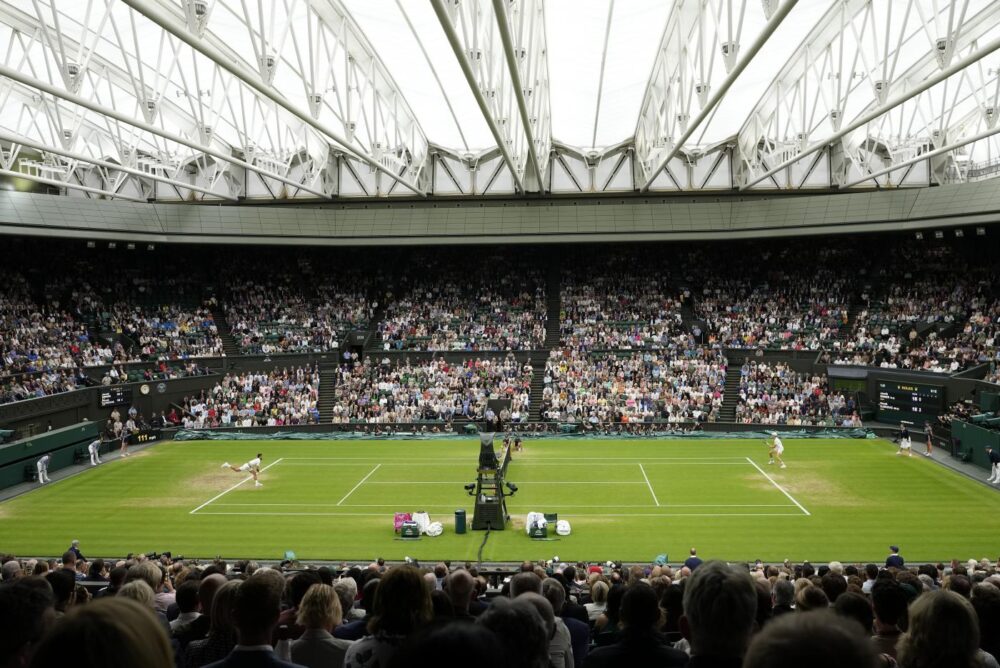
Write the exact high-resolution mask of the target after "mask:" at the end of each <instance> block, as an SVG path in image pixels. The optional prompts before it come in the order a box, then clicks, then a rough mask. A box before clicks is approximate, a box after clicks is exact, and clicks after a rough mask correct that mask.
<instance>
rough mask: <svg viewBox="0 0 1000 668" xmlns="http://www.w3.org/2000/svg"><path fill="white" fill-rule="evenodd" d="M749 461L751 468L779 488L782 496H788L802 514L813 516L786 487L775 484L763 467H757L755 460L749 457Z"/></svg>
mask: <svg viewBox="0 0 1000 668" xmlns="http://www.w3.org/2000/svg"><path fill="white" fill-rule="evenodd" d="M747 461H748V462H750V466H752V467H754V468H755V469H757V470H758V471H760V474H761V475H762V476H764V477H765V478H767V479H768V480H769V481H770V482H771V484H772V485H774V486H775V487H777V488H778V491H779V492H781V493H782V494H784V495H785V496H787V497H788V500H789V501H791V502H792V503H794V504H795V505H796V506H798V507H799V510H801V511H802V512H804V513H805V514H806V515H810V514H811V513H810V512H809V511H808V510H806V509H805V508H804V507H803V506H802V504H801V503H799V502H798V501H796V500H795V497H794V496H792V495H791V494H789V493H788V492H787V491H786V490H785V488H784V487H782V486H781V485H779V484H778V483H776V482H774V479H773V478H772V477H771V476H769V475H768V474H767V473H766V472H765V471H764V469H762V468H761V467H759V466H757V462H755V461H754V460H752V459H750V458H749V457H747Z"/></svg>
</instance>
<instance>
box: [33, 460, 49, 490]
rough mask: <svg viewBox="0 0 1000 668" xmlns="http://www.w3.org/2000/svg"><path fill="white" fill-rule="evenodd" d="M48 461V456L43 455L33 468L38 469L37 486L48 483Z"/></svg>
mask: <svg viewBox="0 0 1000 668" xmlns="http://www.w3.org/2000/svg"><path fill="white" fill-rule="evenodd" d="M49 459H51V458H50V457H49V456H48V455H44V456H43V457H42V458H41V459H39V460H38V462H37V463H36V464H35V467H36V468H37V469H38V483H39V484H45V483H47V482H50V480H49Z"/></svg>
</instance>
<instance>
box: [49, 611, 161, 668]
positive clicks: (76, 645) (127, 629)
mask: <svg viewBox="0 0 1000 668" xmlns="http://www.w3.org/2000/svg"><path fill="white" fill-rule="evenodd" d="M31 665H32V666H33V667H37V668H48V667H49V666H76V667H77V668H98V666H100V667H101V668H134V667H135V666H142V667H143V668H173V666H174V662H173V656H172V653H171V651H170V641H169V640H168V639H167V634H166V632H165V631H164V630H163V627H162V626H160V624H159V622H157V620H156V617H154V616H153V610H152V608H151V607H149V606H144V605H142V604H140V603H137V602H136V601H132V600H129V599H126V598H122V597H118V596H116V597H115V598H102V599H100V600H97V601H94V602H93V603H91V604H89V605H85V606H81V607H78V608H75V609H74V610H73V611H72V612H71V613H70V614H68V615H66V617H65V618H64V619H62V620H61V621H60V622H59V623H58V624H57V625H56V626H55V628H53V630H52V632H51V633H49V634H48V635H47V636H46V637H45V638H44V639H43V640H42V642H41V644H40V645H39V646H38V651H37V652H36V653H35V656H34V658H33V659H32V662H31Z"/></svg>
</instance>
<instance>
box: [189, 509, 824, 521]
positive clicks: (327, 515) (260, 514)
mask: <svg viewBox="0 0 1000 668" xmlns="http://www.w3.org/2000/svg"><path fill="white" fill-rule="evenodd" d="M348 507H350V506H348ZM449 507H451V506H449ZM790 507H791V506H789V508H790ZM199 515H253V516H254V517H261V516H265V515H269V516H273V517H385V516H386V514H385V513H288V512H279V513H244V512H215V511H212V510H209V511H206V512H203V513H199ZM565 516H566V517H579V518H582V519H586V518H588V517H805V515H803V514H802V513H587V514H585V515H577V514H573V513H566V514H565Z"/></svg>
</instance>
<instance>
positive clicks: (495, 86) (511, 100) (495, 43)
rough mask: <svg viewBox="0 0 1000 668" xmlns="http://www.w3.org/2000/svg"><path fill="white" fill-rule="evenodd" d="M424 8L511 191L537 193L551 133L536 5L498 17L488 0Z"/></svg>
mask: <svg viewBox="0 0 1000 668" xmlns="http://www.w3.org/2000/svg"><path fill="white" fill-rule="evenodd" d="M432 5H433V7H434V13H435V14H436V15H437V18H438V21H439V22H440V23H441V28H442V29H443V30H444V33H445V36H446V37H447V38H448V43H449V44H450V45H451V48H452V51H454V53H455V58H456V59H457V60H458V63H459V66H460V67H461V69H462V73H463V74H464V75H465V79H466V81H467V82H468V84H469V88H470V90H471V92H472V95H473V97H474V98H475V100H476V102H477V104H478V105H479V109H480V111H481V112H482V114H483V117H484V119H485V120H486V124H487V126H488V127H489V129H490V133H491V134H492V135H493V138H494V141H495V142H496V145H497V148H498V149H499V150H500V154H501V155H502V156H503V159H504V163H505V164H506V165H507V168H508V169H509V170H510V172H511V175H512V176H513V179H514V182H515V184H516V186H517V189H518V190H519V191H520V192H522V193H524V192H544V190H545V176H546V175H547V173H548V163H549V152H550V151H551V148H552V129H551V113H550V109H549V84H548V64H547V62H548V61H547V58H546V46H545V25H544V16H545V14H544V11H543V8H542V3H541V0H516V1H514V2H510V3H508V7H505V8H502V9H503V10H504V11H503V15H502V16H501V15H500V14H498V13H497V12H496V11H495V9H494V5H493V4H491V3H490V2H489V0H449V1H448V2H445V0H432ZM505 31H506V33H507V38H508V39H507V41H508V42H509V48H508V49H505V48H504V41H505V38H504V32H505ZM533 156H534V157H533Z"/></svg>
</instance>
